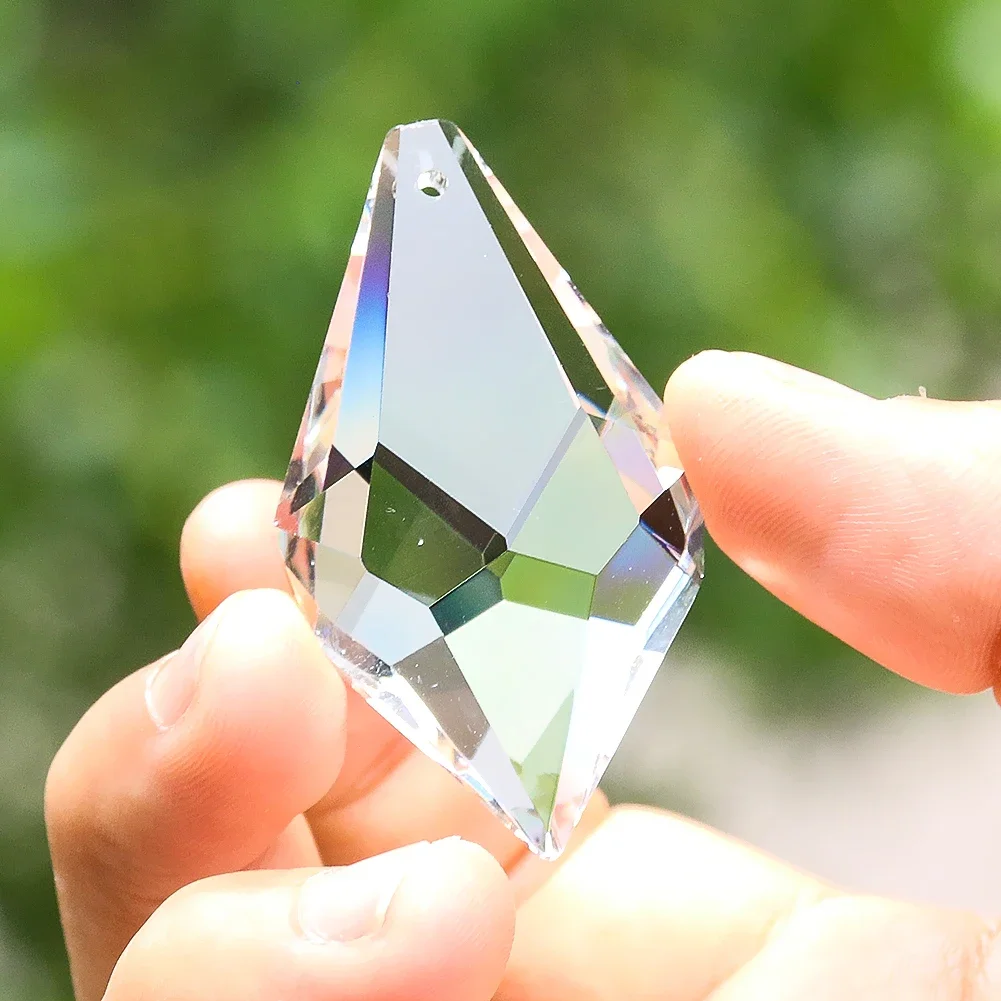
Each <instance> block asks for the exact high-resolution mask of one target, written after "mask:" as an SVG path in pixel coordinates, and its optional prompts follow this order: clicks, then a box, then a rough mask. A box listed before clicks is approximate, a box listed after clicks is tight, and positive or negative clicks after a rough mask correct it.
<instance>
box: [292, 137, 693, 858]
mask: <svg viewBox="0 0 1001 1001" xmlns="http://www.w3.org/2000/svg"><path fill="white" fill-rule="evenodd" d="M659 411H660V400H659V398H658V396H657V394H656V393H655V392H653V390H652V389H651V388H650V386H649V385H648V384H647V382H646V381H645V380H644V379H643V377H642V376H641V375H640V374H639V372H638V371H637V370H636V368H635V367H634V366H633V364H632V362H630V361H629V359H628V358H627V357H626V355H625V353H624V352H623V351H622V349H621V348H620V347H619V346H618V344H616V342H615V341H614V340H613V338H612V337H611V335H610V334H609V333H608V331H607V330H606V329H605V327H604V326H603V325H602V323H601V321H600V320H599V319H598V317H597V315H596V314H595V313H594V311H593V310H592V309H591V307H590V306H589V305H588V304H587V303H586V302H585V301H584V300H583V299H582V298H581V296H580V294H579V293H578V291H577V289H576V287H575V286H574V285H573V283H572V282H571V281H570V279H569V277H568V276H567V274H566V272H564V271H563V269H562V268H561V267H560V265H559V264H558V263H557V261H556V259H555V258H554V257H553V256H552V254H550V253H549V251H548V250H547V249H546V247H545V246H544V245H543V243H542V241H541V240H540V239H539V237H538V236H537V235H536V234H535V231H534V230H533V229H532V228H531V227H530V226H529V224H528V222H527V221H526V220H525V217H524V216H523V215H522V214H521V212H520V211H519V210H518V208H517V207H516V206H515V204H514V203H513V202H512V201H511V198H510V197H509V196H508V194H507V192H506V191H505V190H504V189H503V188H502V187H501V185H500V183H499V182H498V181H497V179H496V178H495V177H494V175H493V173H492V172H491V171H490V169H489V168H488V167H487V166H486V164H485V163H484V162H483V160H482V159H481V158H480V156H479V154H478V153H477V152H476V150H474V149H473V147H472V146H471V145H470V144H469V142H468V140H467V139H466V137H465V136H464V135H463V134H462V132H460V131H459V129H458V128H456V126H454V125H452V124H450V123H449V122H444V121H426V122H417V123H414V124H412V125H405V126H401V127H398V128H395V129H393V130H392V131H391V132H390V133H389V135H388V136H387V137H386V141H385V144H384V145H383V147H382V152H381V154H380V156H379V161H378V163H377V165H376V169H375V174H374V177H373V180H372V187H371V189H370V191H369V195H368V200H367V201H366V203H365V209H364V212H363V213H362V219H361V224H360V225H359V227H358V233H357V235H356V237H355V241H354V244H353V246H352V248H351V257H350V260H349V262H348V266H347V273H346V275H345V277H344V282H343V285H342V286H341V291H340V294H339V296H338V298H337V303H336V306H335V307H334V313H333V317H332V319H331V321H330V327H329V330H328V332H327V338H326V342H325V343H324V346H323V353H322V355H321V357H320V364H319V368H318V369H317V372H316V377H315V379H314V381H313V387H312V390H311V392H310V396H309V401H308V403H307V406H306V412H305V415H304V416H303V419H302V426H301V427H300V429H299V436H298V438H297V440H296V444H295V451H294V453H293V455H292V461H291V463H290V465H289V471H288V477H287V479H286V482H285V489H284V492H283V494H282V499H281V503H280V506H279V508H278V514H277V522H276V523H277V525H278V527H279V529H280V530H281V533H282V540H283V546H284V553H285V560H286V563H287V566H288V569H289V574H290V578H291V580H292V584H293V586H294V588H295V591H296V594H297V596H298V598H299V601H300V604H301V605H302V607H303V609H304V611H305V612H306V614H307V615H308V616H309V618H310V619H311V621H312V623H313V625H314V628H315V630H316V633H317V635H318V636H319V638H320V639H321V641H322V643H323V645H324V648H325V650H326V652H327V654H328V655H329V656H330V658H331V660H332V661H333V662H334V664H336V666H337V667H338V668H339V669H340V670H341V671H342V672H343V674H344V675H345V677H346V678H347V679H348V681H349V682H350V683H351V684H352V686H353V687H354V688H355V689H357V690H358V691H359V692H360V693H361V694H362V695H363V696H364V697H365V698H366V699H367V700H368V702H369V703H370V704H371V705H372V706H373V707H374V708H375V709H376V710H377V711H378V712H379V713H381V714H382V715H383V716H384V717H385V718H386V719H387V720H389V722H390V723H392V724H393V725H394V726H395V727H397V728H398V729H399V730H400V731H402V732H403V733H404V734H405V735H406V736H407V737H409V738H410V739H411V740H412V741H413V742H414V743H415V744H416V745H417V746H418V747H419V748H420V749H421V750H422V751H424V753H426V754H427V755H429V756H430V757H431V758H433V759H434V760H435V761H438V762H440V763H441V764H442V765H444V766H445V767H446V768H447V769H449V771H451V772H452V773H454V774H455V775H456V776H457V777H458V778H460V779H461V780H462V781H464V782H466V783H468V784H469V785H470V786H471V787H472V788H473V789H475V790H476V792H477V793H479V795H480V796H482V797H483V799H484V800H485V801H486V803H487V804H488V805H489V806H490V807H491V808H492V809H493V810H494V811H495V812H496V813H497V814H498V816H499V817H500V818H501V819H502V820H503V821H504V822H505V823H507V824H508V826H509V827H511V829H512V830H514V832H515V833H516V834H517V835H518V836H519V837H520V838H522V839H523V840H524V841H525V842H526V843H527V844H528V845H529V846H530V847H531V848H532V849H533V850H534V851H535V852H537V853H538V854H539V855H542V856H544V857H546V858H555V857H556V856H557V855H559V853H560V852H561V851H562V849H563V848H564V847H565V846H566V843H567V839H568V837H569V836H570V833H571V831H572V830H573V828H574V826H575V825H576V823H577V821H578V820H579V819H580V816H581V813H582V812H583V809H584V806H585V805H586V803H587V801H588V798H589V797H590V796H591V794H592V792H593V791H594V789H595V787H596V786H597V783H598V780H599V779H600V777H601V775H602V773H603V772H604V770H605V767H606V765H607V764H608V761H609V759H610V758H611V756H612V754H613V753H614V751H615V749H616V747H617V746H618V744H619V742H620V741H621V739H622V736H623V734H624V733H625V730H626V728H627V726H628V725H629V722H630V720H631V719H632V717H633V715H634V713H635V712H636V709H637V707H638V705H639V702H640V700H641V699H642V697H643V695H644V693H645V692H646V689H647V687H648V686H649V684H650V682H651V680H652V679H653V676H654V674H655V673H656V671H657V669H658V667H659V666H660V664H661V662H662V661H663V659H664V655H665V653H666V652H667V648H668V647H669V646H670V644H671V642H672V640H673V639H674V637H675V635H676V633H677V631H678V628H679V627H680V625H681V623H682V620H683V619H684V617H685V615H686V613H687V612H688V609H689V608H690V607H691V604H692V601H693V600H694V598H695V594H696V591H697V590H698V587H699V582H700V580H701V577H702V519H701V515H700V513H699V509H698V506H697V505H696V503H695V500H694V498H693V497H692V494H691V492H690V491H689V488H688V485H687V482H686V480H685V477H684V474H683V473H682V470H681V469H680V468H679V464H678V460H677V456H676V455H675V453H674V451H673V448H672V447H671V444H670V442H669V441H668V440H666V439H665V437H664V433H663V432H662V431H659V430H658V421H659Z"/></svg>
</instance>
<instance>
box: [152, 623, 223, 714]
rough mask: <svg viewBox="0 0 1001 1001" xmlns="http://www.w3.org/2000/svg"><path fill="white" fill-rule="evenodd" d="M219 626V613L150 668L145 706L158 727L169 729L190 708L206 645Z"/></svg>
mask: <svg viewBox="0 0 1001 1001" xmlns="http://www.w3.org/2000/svg"><path fill="white" fill-rule="evenodd" d="M217 625H218V615H215V614H213V615H210V616H209V617H208V618H207V619H206V620H205V621H204V622H202V623H201V625H199V626H198V627H197V628H196V629H195V630H194V632H192V633H191V635H190V636H189V637H188V638H187V639H186V640H185V641H184V645H183V646H182V647H181V648H180V650H176V651H175V652H174V653H171V654H167V656H166V657H164V658H163V659H162V660H161V661H160V662H159V663H158V664H155V665H154V666H153V668H152V669H151V670H150V673H149V677H148V678H147V679H146V709H147V711H148V712H149V715H150V718H151V719H152V720H153V722H154V723H155V724H156V728H157V729H158V730H169V729H170V728H171V727H172V726H174V725H175V724H176V723H177V721H178V720H179V719H180V718H181V717H182V716H183V715H184V714H185V713H186V712H187V711H188V707H189V706H190V705H191V702H192V700H193V699H194V697H195V691H196V690H197V688H198V675H199V673H200V670H201V665H202V658H203V657H204V655H205V648H206V647H207V646H208V641H209V640H210V639H211V637H212V634H213V633H214V632H215V630H216V626H217Z"/></svg>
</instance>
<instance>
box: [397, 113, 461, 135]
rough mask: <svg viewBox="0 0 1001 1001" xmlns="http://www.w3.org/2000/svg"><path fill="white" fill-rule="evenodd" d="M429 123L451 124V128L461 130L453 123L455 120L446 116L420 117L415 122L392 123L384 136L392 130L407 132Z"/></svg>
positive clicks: (438, 124)
mask: <svg viewBox="0 0 1001 1001" xmlns="http://www.w3.org/2000/svg"><path fill="white" fill-rule="evenodd" d="M429 125H437V126H439V127H440V126H442V125H446V126H451V127H452V128H453V129H456V130H457V131H459V132H461V131H462V130H461V129H460V128H459V126H458V125H456V124H455V122H453V121H451V120H450V119H448V118H422V119H420V120H419V121H416V122H401V123H400V124H399V125H394V126H393V127H392V128H391V129H390V130H389V131H388V132H387V133H386V136H387V138H388V137H389V136H391V135H393V133H394V132H409V131H410V130H411V129H421V128H427V127H428V126H429Z"/></svg>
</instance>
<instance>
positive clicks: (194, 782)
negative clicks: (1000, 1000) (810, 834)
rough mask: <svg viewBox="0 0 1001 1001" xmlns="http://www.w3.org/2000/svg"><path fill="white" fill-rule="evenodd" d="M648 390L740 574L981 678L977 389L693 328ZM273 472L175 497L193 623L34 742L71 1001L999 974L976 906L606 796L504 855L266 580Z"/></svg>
mask: <svg viewBox="0 0 1001 1001" xmlns="http://www.w3.org/2000/svg"><path fill="white" fill-rule="evenodd" d="M665 412H666V416H667V419H668V421H669V423H670V425H671V429H672V433H673V436H674V440H675V444H676V446H677V449H678V452H679V453H680V456H681V458H682V460H683V462H684V464H685V467H686V469H687V470H688V473H689V478H690V481H691V483H692V485H693V487H694V489H695V492H696V493H697V495H698V496H699V498H700V500H701V502H702V505H703V509H704V511H705V514H706V520H707V524H708V526H709V528H710V530H711V531H712V532H713V534H714V536H715V538H716V539H717V541H718V542H719V544H720V545H721V546H722V547H723V548H724V549H725V550H726V551H727V552H728V553H729V554H730V555H731V556H732V557H733V558H734V559H735V560H736V561H737V562H738V563H739V564H740V565H741V566H742V567H744V569H745V570H747V571H748V572H749V573H751V574H752V575H753V576H755V577H757V579H759V580H760V581H761V582H762V583H763V584H764V585H765V586H766V587H769V588H770V589H771V590H773V591H774V592H775V593H776V594H777V595H778V596H779V597H780V598H782V599H783V600H785V601H787V602H788V603H789V604H791V605H792V606H793V607H795V608H797V609H798V610H799V611H801V612H803V613H804V614H805V615H807V616H808V617H810V618H812V619H814V620H815V621H816V622H818V623H819V624H820V625H822V626H824V627H825V628H827V629H829V630H830V631H832V632H834V633H836V634H837V635H839V636H841V637H842V638H843V639H845V640H846V641H847V642H850V643H852V644H853V645H855V646H857V647H858V648H859V649H861V650H862V651H863V652H865V653H867V654H868V655H870V656H872V657H874V658H875V659H877V660H879V661H880V662H881V663H883V664H885V665H886V666H887V667H890V668H891V669H893V670H896V671H898V672H899V673H901V674H904V675H906V676H908V677H911V678H913V679H914V680H916V681H919V682H921V683H923V684H928V685H932V686H934V687H940V688H946V689H948V690H952V691H975V690H979V689H981V688H984V687H987V686H990V685H993V684H995V682H996V681H997V678H998V671H999V667H1001V598H999V597H998V596H999V595H1001V587H999V584H1001V529H999V528H998V526H997V518H996V516H995V509H996V507H997V504H998V500H999V496H1001V473H999V472H998V470H1001V407H998V405H996V404H945V403H939V402H934V401H928V400H921V399H909V398H908V399H898V400H889V401H876V400H871V399H869V398H867V397H864V396H861V395H860V394H857V393H853V392H851V391H849V390H847V389H844V388H843V387H840V386H837V385H835V384H834V383H830V382H828V381H827V380H824V379H820V378H819V377H816V376H811V375H808V374H806V373H800V372H797V371H796V370H793V369H789V368H788V367H786V366H781V365H779V364H778V363H774V362H769V361H767V360H765V359H759V358H756V357H754V356H747V355H723V354H720V353H715V352H714V353H710V354H707V355H701V356H699V357H697V358H696V359H693V360H692V361H690V362H688V363H687V364H686V365H684V366H682V368H681V369H680V370H679V371H678V373H676V374H675V376H674V377H673V378H672V380H671V383H670V384H669V386H668V391H667V394H666V408H665ZM277 489H278V488H277V485H276V484H270V483H263V482H254V483H242V484H235V485H232V486H230V487H227V488H223V489H222V490H220V491H217V492H216V493H215V494H213V495H211V496H210V497H209V498H208V499H207V500H206V501H205V502H203V504H202V505H200V507H199V508H198V509H197V510H196V511H195V513H194V514H193V515H192V517H191V519H189V522H188V524H187V526H186V527H185V532H184V535H183V538H182V553H181V562H182V569H183V572H184V576H185V582H186V584H187V587H188V591H189V594H190V595H191V598H192V604H193V606H194V608H195V611H196V613H197V614H198V615H199V617H200V618H203V619H204V622H203V624H202V625H201V626H200V627H199V628H198V629H197V630H196V631H195V633H194V634H193V635H192V637H191V639H189V641H188V642H187V643H186V644H185V646H184V647H183V648H182V650H181V651H180V652H179V653H177V654H175V655H174V656H173V657H172V658H170V659H166V660H164V661H161V662H160V663H159V664H157V665H153V666H152V667H151V668H146V669H143V670H141V671H139V672H137V673H136V674H133V675H132V676H130V677H129V678H126V679H125V680H124V681H122V682H121V683H120V684H118V685H117V686H116V687H115V688H113V689H112V690H111V691H110V692H109V693H108V694H106V695H105V696H104V697H103V698H102V699H101V700H100V701H99V702H98V703H97V704H96V705H95V706H94V707H93V708H92V709H91V710H90V711H89V712H88V714H87V715H86V716H85V717H84V719H83V720H82V721H81V723H80V724H79V725H78V726H77V728H76V729H75V730H74V732H73V734H71V736H70V737H69V738H68V740H67V742H66V744H65V745H64V747H63V748H62V749H61V751H60V752H59V754H58V756H57V758H56V760H55V762H54V763H53V766H52V770H51V772H50V777H49V783H48V788H47V796H46V806H47V819H48V823H49V832H50V841H51V847H52V854H53V865H54V869H55V874H56V884H57V890H58V894H59V900H60V907H61V910H62V915H63V922H64V927H65V931H66V938H67V945H68V948H69V952H70V958H71V965H72V970H73V977H74V985H75V988H76V992H77V998H78V1001H97V999H99V998H101V997H102V996H105V997H106V998H107V1001H124V999H129V1001H131V999H134V998H143V999H150V1001H154V999H167V998H170V999H171V1001H207V999H212V1001H230V999H232V1001H237V999H239V1001H255V999H261V1001H264V999H269V1001H273V999H276V998H280V999H281V1001H321V999H322V1001H327V999H330V1001H347V999H358V1001H361V999H364V1001H389V999H395V998H404V997H405V998H408V999H420V998H425V997H426V998H435V999H440V1001H450V999H453V998H454V999H456V1001H460V999H461V1001H477V999H484V1001H485V999H487V998H490V997H491V996H492V995H494V996H495V997H496V998H498V999H502V1001H543V999H545V1001H570V999H575V1001H578V999H594V1001H598V999H601V1001H604V999H609V1001H611V999H614V1001H631V999H641V998H642V999H648V998H663V999H669V1001H702V999H707V998H710V997H711V998H712V999H713V1001H757V999H758V998H767V999H769V1001H784V999H790V1001H791V999H793V998H796V999H801V998H802V999H810V1001H824V999H827V998H832V999H833V998H839V999H840V998H851V999H852V1001H866V999H870V998H872V999H876V998H879V999H881V1001H882V999H892V998H908V999H917V1001H924V999H929V1001H931V999H932V998H934V999H939V998H944V999H952V998H955V999H957V1001H960V999H961V1001H981V999H987V998H993V997H995V996H998V997H1001V970H999V966H1001V954H999V953H998V950H997V949H996V948H995V940H996V935H997V931H998V929H997V926H996V925H994V924H988V923H987V922H985V921H983V920H982V919H980V918H978V917H975V916H973V915H967V914H962V913H952V912H944V911H938V910H935V909H930V908H921V907H916V906H913V905H907V904H897V903H892V902H889V901H883V900H878V899H874V898H865V897H855V896H850V895H845V894H841V893H839V892H838V891H836V890H835V889H834V888H832V887H829V886H826V885H824V884H823V883H821V882H819V881H817V880H815V879H813V878H811V877H809V876H806V875H803V874H801V873H798V872H795V871H793V870H790V869H788V868H786V867H784V866H782V865H781V864H780V863H778V862H775V861H773V860H771V859H769V858H767V857H764V856H762V855H760V854H758V853H756V852H754V851H753V850H751V849H749V848H746V847H744V846H742V845H740V844H738V843H736V842H734V841H732V840H730V839H727V838H725V837H723V836H721V835H718V834H715V833H713V832H711V831H709V830H707V829H705V828H703V827H701V826H700V825H697V824H694V823H691V822H689V821H686V820H683V819H681V818H678V817H675V816H672V815H669V814H665V813H660V812H657V811H650V810H640V809H636V808H620V809H617V810H613V811H611V812H610V813H609V812H608V810H607V807H606V805H605V803H604V802H603V800H601V799H600V798H598V799H597V800H596V801H595V802H594V803H593V804H592V808H591V809H590V810H589V811H588V814H587V815H586V817H585V820H584V821H583V822H582V827H581V829H579V830H578V832H577V834H576V835H575V837H574V840H573V842H572V843H571V851H570V853H569V854H568V855H567V856H565V857H564V859H563V860H562V861H561V862H560V863H558V864H557V865H555V866H553V865H550V864H548V863H543V862H540V861H538V860H536V859H534V858H530V857H527V856H526V853H525V851H524V849H523V848H522V847H521V845H520V843H518V842H517V841H515V840H514V838H513V837H512V836H511V835H509V834H508V833H507V832H506V831H505V830H503V829H502V828H501V827H500V825H499V824H498V823H497V822H496V821H495V820H494V819H493V817H492V816H491V815H490V814H489V813H488V812H487V811H486V810H484V809H483V807H482V806H481V805H480V804H479V802H477V800H476V798H475V797H474V796H473V794H472V793H470V792H469V791H468V790H466V789H465V788H464V787H462V786H460V785H458V784H457V783H456V782H455V781H454V780H453V779H452V778H451V777H450V776H448V775H447V774H446V773H445V772H444V771H443V770H441V769H439V768H438V767H437V766H435V765H433V764H431V763H430V762H429V761H427V760H426V759H424V758H423V757H422V756H421V755H419V754H417V753H416V752H414V751H412V750H411V749H410V746H409V745H408V744H407V743H406V742H405V740H404V739H403V738H402V737H400V736H398V735H397V734H396V732H395V731H394V730H392V728H390V727H389V726H388V724H386V723H385V722H384V721H382V720H381V718H379V717H378V716H376V714H375V713H373V712H371V711H369V710H368V709H367V707H365V706H364V705H363V704H361V702H360V701H359V700H358V699H357V698H356V697H355V696H354V695H352V694H349V693H345V691H344V687H343V685H342V684H341V682H340V680H339V679H338V677H337V675H336V674H335V672H333V671H332V670H331V669H330V667H329V664H328V663H327V662H326V660H325V658H324V656H323V654H322V653H321V651H320V650H319V647H318V645H317V644H316V642H315V640H314V639H313V637H312V635H311V634H310V632H309V630H308V628H307V627H306V626H305V624H304V622H303V621H302V618H301V616H300V615H299V613H298V611H297V610H296V609H295V607H294V606H293V605H292V603H291V602H290V601H289V599H288V598H287V597H286V596H284V595H282V594H280V593H278V592H280V591H283V590H285V587H286V583H285V575H284V570H283V568H282V566H281V561H280V558H279V557H278V554H277V547H276V546H275V542H274V538H273V530H272V529H271V515H272V512H273V510H274V507H275V501H276V497H277ZM268 588H270V589H272V590H261V589H268ZM158 724H159V725H158ZM452 834H459V835H461V836H462V837H463V838H464V839H465V840H464V841H461V842H460V841H444V842H436V843H435V844H433V845H432V846H430V847H423V848H409V849H405V850H403V851H398V852H397V853H395V854H390V855H388V856H383V857H382V858H381V859H378V860H373V861H365V862H362V863H360V864H359V865H358V866H357V867H354V866H350V863H354V862H356V861H357V860H359V859H367V858H369V857H370V856H373V855H377V854H379V853H383V852H387V851H391V850H393V849H398V848H400V847H401V846H404V845H408V844H411V843H413V842H416V841H420V840H422V839H428V840H436V839H439V838H443V837H447V836H448V835H452ZM471 842H472V843H476V844H479V845H482V846H483V848H479V847H476V845H475V844H472V843H471ZM484 849H485V850H484ZM491 856H492V857H491ZM498 863H499V865H498ZM344 865H348V867H347V868H344V869H335V870H332V871H329V872H324V873H323V874H321V875H319V876H316V877H314V878H313V879H312V880H309V877H310V876H312V874H314V873H316V872H318V870H319V868H320V867H321V866H338V867H339V866H344ZM501 867H503V868H504V869H506V870H507V872H508V873H509V875H510V879H505V878H504V876H503V873H502V870H501ZM304 886H305V887H307V889H306V890H305V891H304V890H303V887H304ZM394 887H395V893H394V892H393V889H394ZM314 890H315V891H316V892H315V893H312V891H314ZM176 891H180V892H176ZM390 897H391V899H390ZM387 901H388V909H386V910H385V914H384V915H383V914H382V911H383V909H384V905H386V903H387ZM319 904H322V905H323V907H320V906H319ZM516 906H517V934H516V936H515V940H514V946H513V949H511V935H512V929H513V925H514V919H515V907H516ZM381 917H384V921H382V922H381V923H380V918H381ZM324 929H325V930H326V932H327V933H328V935H329V936H330V937H331V938H332V939H333V941H323V940H322V936H321V934H320V932H321V931H322V930H324ZM509 950H510V954H509ZM116 963H117V966H116ZM113 968H114V973H113V974H112V969H113ZM109 977H110V984H108V981H109ZM498 984H499V986H498ZM106 985H107V993H106V994H104V992H105V987H106ZM495 992H496V993H495Z"/></svg>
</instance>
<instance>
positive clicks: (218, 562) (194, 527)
mask: <svg viewBox="0 0 1001 1001" xmlns="http://www.w3.org/2000/svg"><path fill="white" fill-rule="evenodd" d="M280 492H281V484H279V483H278V482H277V481H276V480H240V481H237V482H235V483H227V484H226V485H225V486H222V487H219V488H218V489H216V490H213V491H212V493H210V494H208V495H207V496H206V497H205V498H204V499H203V500H202V501H201V502H200V503H199V504H198V506H197V507H196V508H195V509H194V511H192V512H191V514H190V515H189V516H188V519H187V521H186V522H185V524H184V528H183V529H182V531H181V547H180V562H181V574H182V576H183V578H184V585H185V587H186V589H187V592H188V596H189V598H190V600H191V605H192V607H193V608H194V610H195V613H196V614H197V615H198V617H199V618H204V617H205V616H206V615H208V614H209V612H211V611H212V610H213V609H214V608H216V607H217V606H218V605H219V604H220V603H221V602H222V601H223V600H224V599H225V598H226V597H227V596H228V595H230V594H233V593H235V592H236V591H241V590H245V589H248V588H274V589H277V590H280V591H287V590H288V580H287V577H286V574H285V569H284V567H283V566H282V561H281V554H280V552H279V548H278V541H277V534H276V532H275V529H274V526H273V519H274V512H275V509H276V507H277V505H278V496H279V494H280Z"/></svg>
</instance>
